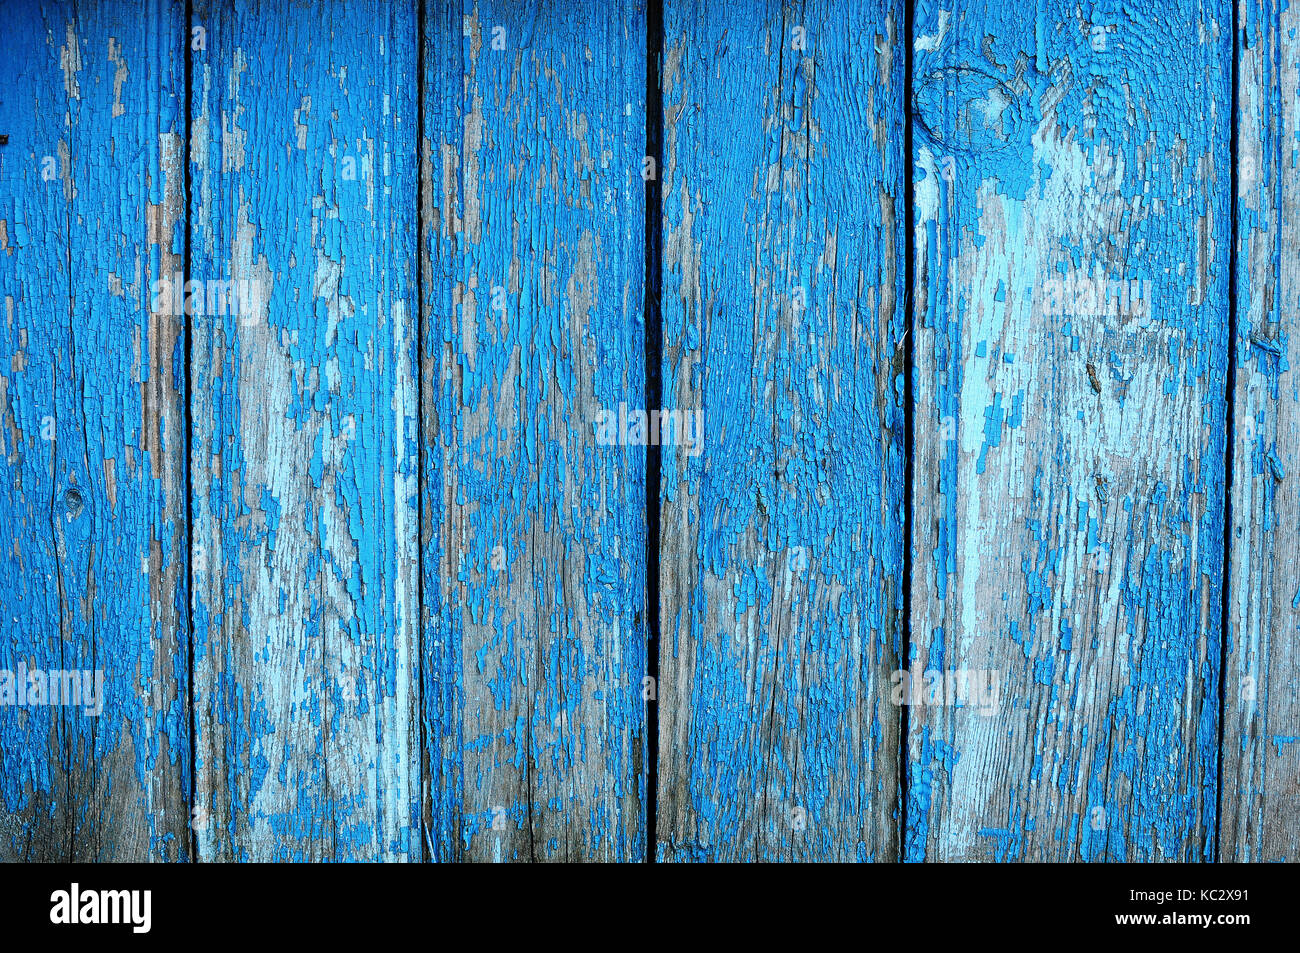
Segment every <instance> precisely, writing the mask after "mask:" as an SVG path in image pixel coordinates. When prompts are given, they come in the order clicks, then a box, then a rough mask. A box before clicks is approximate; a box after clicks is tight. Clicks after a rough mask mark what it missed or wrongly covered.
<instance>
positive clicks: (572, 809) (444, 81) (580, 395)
mask: <svg viewBox="0 0 1300 953" xmlns="http://www.w3.org/2000/svg"><path fill="white" fill-rule="evenodd" d="M426 16H427V22H426V23H425V34H424V40H425V46H424V57H425V66H426V73H425V101H424V117H425V118H424V129H423V130H422V134H423V138H424V142H423V156H424V159H423V175H422V179H423V189H424V192H423V205H422V208H423V226H424V232H425V235H426V238H427V241H426V249H427V255H428V258H427V260H426V261H425V264H424V269H423V275H424V280H423V287H424V289H425V299H424V307H425V312H424V322H423V331H424V340H423V350H422V368H423V377H422V387H423V395H424V400H423V407H424V417H423V448H424V470H423V474H424V528H423V534H422V544H421V551H422V556H423V560H424V564H423V572H424V593H425V602H424V609H425V617H424V633H425V636H424V637H425V655H424V658H425V675H424V678H425V681H424V693H425V712H424V715H425V719H426V725H425V732H426V737H427V746H426V752H427V757H428V787H429V804H428V817H427V820H428V826H429V838H430V846H429V851H430V854H431V855H432V857H434V858H435V859H438V860H457V859H464V860H525V861H526V860H639V859H641V858H642V857H643V856H644V850H645V848H644V840H645V784H646V770H645V764H644V749H645V705H644V702H643V700H642V678H643V676H644V672H645V654H646V650H645V623H644V605H645V575H644V573H645V532H646V530H645V511H644V486H645V479H644V467H645V464H644V450H643V448H642V447H640V446H619V445H614V446H607V445H603V444H602V443H601V441H600V440H599V439H598V437H599V434H598V432H597V430H596V426H595V425H596V423H597V421H598V418H599V415H600V413H601V411H612V412H614V413H615V414H617V412H618V408H619V405H620V404H626V405H627V406H629V407H633V408H635V407H639V406H640V402H641V393H642V388H643V380H644V377H643V371H642V364H643V361H642V350H643V337H642V335H643V326H642V320H641V314H640V312H641V304H642V282H643V277H644V276H643V272H644V263H643V257H642V255H643V251H642V249H643V242H642V239H643V234H642V233H643V227H644V219H643V216H644V184H643V181H642V178H641V169H642V157H643V155H644V151H645V149H644V146H645V102H644V99H645V54H644V40H645V21H644V13H643V11H642V9H641V8H640V6H639V5H638V4H636V3H633V2H622V0H620V2H617V3H612V4H606V5H604V6H602V7H601V8H599V9H598V8H596V7H595V6H592V5H569V4H561V5H554V6H553V5H549V4H548V5H543V6H540V7H539V6H537V5H524V4H518V3H509V2H501V3H478V4H476V5H465V6H464V7H463V8H462V7H461V6H460V5H459V4H447V5H438V4H429V5H428V7H427V11H426Z"/></svg>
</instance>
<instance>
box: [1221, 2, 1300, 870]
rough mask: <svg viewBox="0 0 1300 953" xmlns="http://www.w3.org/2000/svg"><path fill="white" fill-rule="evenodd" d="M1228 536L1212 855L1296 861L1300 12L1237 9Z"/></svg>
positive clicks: (1299, 794)
mask: <svg viewBox="0 0 1300 953" xmlns="http://www.w3.org/2000/svg"><path fill="white" fill-rule="evenodd" d="M1239 29H1240V39H1239V44H1238V59H1237V62H1238V86H1237V99H1238V104H1239V105H1238V126H1237V155H1236V168H1237V219H1236V222H1235V225H1236V242H1237V246H1236V248H1237V272H1236V277H1237V286H1236V293H1237V298H1236V304H1237V335H1236V339H1235V340H1234V341H1233V342H1232V346H1233V347H1234V348H1235V349H1236V379H1235V387H1234V390H1233V394H1232V399H1233V422H1234V428H1233V435H1232V436H1233V455H1232V460H1233V470H1232V507H1231V514H1232V534H1231V537H1230V542H1231V547H1232V564H1231V577H1230V581H1229V586H1228V592H1229V600H1228V615H1227V622H1228V627H1229V628H1228V658H1227V668H1226V669H1225V672H1224V702H1225V709H1224V729H1223V752H1222V757H1223V801H1222V823H1221V833H1220V838H1221V840H1220V845H1219V859H1220V860H1224V861H1242V862H1250V861H1292V862H1294V861H1296V860H1300V696H1298V693H1297V689H1298V688H1300V646H1298V645H1297V640H1296V632H1297V630H1300V581H1298V580H1297V572H1296V567H1297V565H1300V543H1297V539H1296V533H1295V527H1296V525H1297V520H1300V487H1298V485H1297V482H1296V480H1297V476H1296V470H1297V467H1300V389H1298V388H1297V385H1296V382H1295V380H1294V377H1293V375H1292V374H1291V373H1290V371H1291V369H1292V368H1293V367H1295V366H1296V364H1297V363H1298V362H1300V353H1298V352H1297V351H1296V347H1295V346H1293V345H1292V342H1291V326H1292V324H1293V323H1294V321H1295V315H1296V306H1297V304H1300V264H1298V263H1297V259H1296V247H1297V243H1298V242H1300V217H1298V216H1297V214H1296V211H1295V198H1296V196H1297V195H1300V170H1298V169H1297V158H1296V152H1295V141H1296V136H1297V135H1300V106H1298V105H1297V104H1298V103H1300V98H1298V97H1300V76H1298V75H1297V70H1298V69H1300V45H1298V41H1297V31H1298V30H1300V12H1297V10H1296V9H1295V8H1294V7H1288V6H1286V5H1284V4H1280V3H1272V2H1268V3H1262V4H1259V5H1250V4H1242V5H1241V7H1240V12H1239Z"/></svg>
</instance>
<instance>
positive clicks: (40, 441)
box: [0, 3, 189, 861]
mask: <svg viewBox="0 0 1300 953" xmlns="http://www.w3.org/2000/svg"><path fill="white" fill-rule="evenodd" d="M146 12H147V13H148V18H147V19H145V18H143V17H142V16H141V8H140V6H139V5H138V4H127V3H99V4H73V3H48V4H42V5H37V4H18V5H16V6H6V8H5V11H4V14H3V19H4V32H5V34H6V35H5V41H4V55H3V56H0V133H3V134H5V135H7V136H8V142H7V143H6V144H5V145H3V146H0V300H2V301H3V315H2V316H0V457H2V458H3V462H0V547H2V548H3V558H2V559H0V606H2V608H3V615H2V616H0V670H2V671H3V673H4V674H3V675H0V679H6V678H7V679H8V681H7V684H6V683H5V682H0V859H5V860H28V861H54V860H77V861H139V860H150V859H156V860H178V859H184V858H185V857H187V856H188V853H189V836H188V826H187V820H188V818H187V816H186V812H187V809H186V795H187V791H188V787H189V782H188V776H189V708H188V704H187V701H188V699H187V696H188V680H189V666H188V648H187V647H188V632H187V625H186V620H187V618H188V616H187V612H186V601H187V597H186V594H185V593H186V590H185V585H186V582H185V575H186V574H185V561H186V550H187V545H188V544H187V541H186V538H185V508H186V498H185V486H184V460H185V405H184V364H183V360H179V359H178V358H180V357H182V356H183V351H178V348H179V347H180V342H181V339H182V337H183V328H184V319H183V317H182V318H174V317H171V316H168V315H160V314H153V313H151V312H150V308H149V304H150V297H149V290H150V280H151V276H152V275H153V274H154V273H155V272H156V271H157V270H158V269H160V268H162V269H170V268H173V267H175V266H176V262H177V253H178V251H179V250H180V249H181V247H182V237H183V221H184V207H183V206H184V203H183V185H184V167H183V159H182V152H181V150H182V130H183V122H184V116H183V98H182V97H183V92H184V73H183V67H184V52H183V46H182V40H181V36H182V30H183V27H184V24H183V22H182V18H181V17H180V16H178V14H177V12H176V8H175V7H174V5H172V4H168V3H150V4H148V5H147V10H146ZM20 667H21V668H20ZM23 669H25V670H26V672H27V673H28V674H30V673H32V672H33V671H39V672H42V673H53V672H54V671H56V670H57V671H62V672H68V673H73V672H76V673H83V675H81V676H74V677H80V678H84V679H85V681H84V682H81V681H78V682H75V683H74V682H68V683H67V687H68V688H69V689H70V688H72V687H73V685H74V684H75V685H76V686H77V688H78V690H80V689H81V688H82V687H83V685H84V687H85V688H87V689H90V691H91V693H92V695H93V703H92V704H91V705H90V706H87V705H85V704H84V702H85V701H86V700H87V699H86V698H85V697H84V696H83V697H82V698H81V701H82V702H83V704H81V705H72V706H68V705H64V706H59V707H55V706H52V705H50V704H49V702H50V701H52V700H54V695H53V694H52V693H50V692H49V691H48V688H49V686H48V684H47V686H46V687H47V692H46V695H45V697H44V701H45V702H46V704H43V705H37V706H32V705H31V704H27V705H24V704H22V703H21V702H20V701H19V699H18V697H17V692H18V691H20V690H21V691H24V692H25V691H26V690H27V689H28V684H26V683H27V681H28V680H27V679H26V678H24V677H23ZM96 673H98V674H99V675H102V688H101V687H100V686H99V683H98V678H97V675H96ZM15 679H17V680H21V681H22V682H24V683H25V684H24V685H23V686H22V688H21V689H19V688H17V686H16V685H15ZM63 686H64V683H63V682H62V679H60V681H59V689H60V692H59V698H60V699H61V700H63V701H69V700H71V698H72V696H71V695H64V694H62V689H63ZM10 693H13V694H10ZM27 700H28V702H30V700H31V699H30V697H29V698H28V699H27ZM88 709H89V710H88Z"/></svg>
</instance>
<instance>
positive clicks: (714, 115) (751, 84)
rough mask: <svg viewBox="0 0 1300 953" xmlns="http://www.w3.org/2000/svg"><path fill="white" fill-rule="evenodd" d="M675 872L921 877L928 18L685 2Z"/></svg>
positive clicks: (664, 531)
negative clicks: (907, 339)
mask: <svg viewBox="0 0 1300 953" xmlns="http://www.w3.org/2000/svg"><path fill="white" fill-rule="evenodd" d="M665 19H666V25H665V40H664V51H665V52H664V65H663V74H662V75H663V89H664V103H665V106H664V111H665V146H664V169H663V176H664V178H663V230H664V231H663V236H664V239H663V240H664V263H663V269H664V275H663V295H662V299H663V303H662V307H663V321H664V366H663V381H664V385H663V390H664V398H663V399H664V404H665V406H666V407H667V408H668V409H671V410H675V411H678V412H680V413H683V414H685V415H686V419H690V418H691V417H692V415H694V414H696V413H699V414H700V415H701V420H702V425H703V429H702V433H701V434H700V437H701V439H702V441H703V443H702V447H701V452H700V453H698V455H693V454H691V453H690V452H688V448H687V447H683V446H670V447H665V448H664V449H663V451H662V453H663V467H662V480H663V484H662V505H663V517H662V519H663V521H662V526H661V534H660V542H661V546H662V563H661V620H662V621H661V643H660V654H659V673H660V679H659V701H660V712H661V717H660V733H659V752H660V758H659V822H658V840H659V843H658V844H657V845H656V849H657V851H658V856H659V858H660V859H663V860H710V861H712V860H718V861H743V860H763V861H768V860H805V861H807V860H838V861H854V860H858V861H865V860H885V861H888V860H894V859H896V858H897V851H898V812H897V806H898V805H897V798H898V785H897V777H898V768H897V754H898V732H899V725H900V711H899V709H898V708H897V707H896V706H893V705H891V704H890V701H889V685H890V682H889V679H890V673H891V671H892V670H893V669H895V668H897V667H898V664H899V663H898V654H899V651H900V644H899V640H900V622H901V611H900V610H901V603H902V599H901V591H902V587H901V577H902V567H903V549H902V547H903V532H902V527H903V488H904V483H903V476H904V457H903V454H904V442H905V434H904V428H903V409H902V398H903V378H902V376H901V371H902V367H903V360H902V358H903V350H902V348H903V347H904V344H903V337H904V334H903V329H904V327H905V322H906V316H905V313H904V311H903V307H902V300H903V297H902V291H903V269H902V266H901V262H902V261H903V255H904V248H905V245H904V235H905V233H904V231H903V229H904V227H905V221H904V218H905V208H906V206H905V204H904V203H905V197H904V190H903V182H904V179H903V175H904V170H905V165H904V161H903V125H902V123H903V106H904V99H903V50H902V47H901V43H900V36H901V34H902V33H903V31H904V26H903V23H904V20H903V8H902V5H901V4H895V3H891V2H873V3H865V4H851V5H845V4H838V3H812V4H806V5H799V4H783V5H779V6H778V5H771V6H769V7H761V8H760V7H755V8H754V9H743V8H740V7H737V6H736V5H735V4H729V3H722V2H712V0H701V2H692V0H681V2H670V3H668V4H667V5H666V13H665Z"/></svg>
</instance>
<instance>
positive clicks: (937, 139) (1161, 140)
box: [906, 0, 1232, 861]
mask: <svg viewBox="0 0 1300 953" xmlns="http://www.w3.org/2000/svg"><path fill="white" fill-rule="evenodd" d="M1108 11H1109V12H1108ZM1231 24H1232V15H1231V10H1230V8H1229V7H1228V6H1227V5H1226V4H1224V3H1209V4H1204V3H1191V2H1177V3H1170V4H1161V5H1158V6H1157V5H1144V6H1143V7H1141V8H1138V7H1136V6H1134V5H1129V6H1126V7H1124V8H1123V9H1122V10H1120V9H1114V10H1113V11H1111V10H1110V8H1106V9H1101V8H1099V9H1098V10H1097V12H1096V13H1095V14H1093V15H1092V16H1091V19H1087V18H1085V17H1084V16H1083V15H1082V14H1081V13H1080V12H1079V9H1078V8H1077V7H1076V6H1074V5H1071V4H1068V3H1064V2H1043V3H1040V4H1038V5H1037V7H1036V8H1035V7H1033V6H1026V5H1024V4H1005V5H999V6H989V7H987V8H986V7H984V6H978V7H970V8H961V9H957V10H955V11H954V10H952V9H951V8H949V7H947V6H946V5H944V4H940V3H935V2H929V0H926V2H922V3H920V4H918V7H917V10H916V16H915V31H914V35H913V37H912V41H913V44H914V49H915V63H914V69H913V78H914V82H913V90H912V95H913V97H914V102H915V106H916V117H917V125H916V127H915V137H916V138H915V141H916V162H917V170H916V176H917V179H916V186H915V189H916V223H915V227H916V233H915V234H916V250H917V251H916V283H915V296H916V297H915V300H916V312H915V316H914V328H915V330H916V334H915V344H916V350H915V355H916V418H915V420H916V423H915V432H916V449H915V454H916V455H915V473H916V483H915V488H914V489H915V516H914V527H915V532H914V535H913V540H912V545H913V547H914V553H915V560H914V573H913V602H912V630H913V633H914V636H915V644H914V645H913V652H914V663H913V664H914V665H915V666H916V667H917V668H918V669H920V670H921V671H936V672H941V673H944V672H948V673H957V672H961V671H966V672H967V673H992V675H995V676H996V677H997V678H998V680H999V681H998V692H997V697H996V698H995V699H994V700H993V704H991V705H987V706H986V705H981V704H975V703H967V704H964V705H944V704H924V705H913V707H912V708H911V711H910V719H909V725H910V735H909V739H908V745H909V789H908V805H907V825H908V829H907V834H906V836H907V848H906V856H907V858H908V859H911V860H920V859H926V860H1025V861H1030V860H1034V861H1041V860H1053V861H1065V860H1081V861H1094V860H1130V861H1156V860H1185V861H1192V860H1205V859H1211V858H1212V857H1213V856H1214V830H1215V820H1216V817H1215V798H1216V782H1217V776H1216V755H1217V741H1218V739H1217V731H1218V723H1219V719H1218V710H1219V699H1218V677H1219V669H1220V614H1221V605H1220V600H1221V585H1222V570H1223V525H1224V524H1223V516H1224V429H1225V420H1226V413H1225V410H1226V408H1225V406H1224V389H1225V385H1226V369H1227V363H1228V362H1227V327H1228V323H1227V319H1228V271H1229V248H1230V245H1229V242H1230V240H1231V235H1230V231H1229V230H1230V222H1229V209H1230V194H1229V182H1230V155H1229V144H1230V121H1231V119H1230V109H1231V95H1230V88H1229V85H1230V76H1231ZM1172 50H1176V51H1177V53H1176V55H1171V51H1172ZM1193 116H1194V117H1198V118H1197V119H1196V121H1188V117H1193ZM1067 281H1069V282H1071V283H1070V284H1069V285H1066V284H1065V282H1067ZM1098 281H1100V282H1102V283H1103V284H1102V286H1101V293H1100V294H1099V293H1098V288H1097V287H1096V286H1095V285H1094V284H1093V282H1098ZM1053 282H1059V283H1061V284H1060V285H1053V284H1052V283H1053ZM1107 283H1111V284H1107ZM1131 283H1136V284H1131ZM1121 292H1122V293H1123V297H1122V298H1117V297H1116V295H1118V294H1120V293H1121ZM1108 294H1109V295H1110V296H1109V297H1108ZM986 684H987V683H986ZM939 700H942V698H940V699H939ZM968 702H969V700H968Z"/></svg>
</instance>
